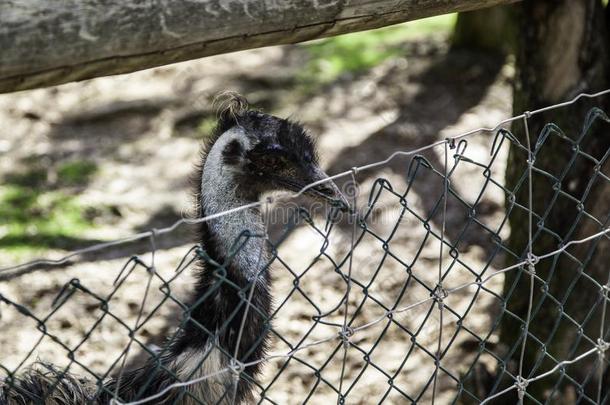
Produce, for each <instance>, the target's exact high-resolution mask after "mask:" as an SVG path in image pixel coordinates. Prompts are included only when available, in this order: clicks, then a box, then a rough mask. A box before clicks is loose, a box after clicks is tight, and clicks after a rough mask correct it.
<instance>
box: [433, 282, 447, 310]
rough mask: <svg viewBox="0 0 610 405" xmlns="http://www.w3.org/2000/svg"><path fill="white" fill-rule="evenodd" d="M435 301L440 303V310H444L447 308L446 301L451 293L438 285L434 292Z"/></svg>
mask: <svg viewBox="0 0 610 405" xmlns="http://www.w3.org/2000/svg"><path fill="white" fill-rule="evenodd" d="M432 296H433V297H434V301H436V302H437V303H438V308H439V309H443V308H444V306H445V303H444V300H445V298H447V297H448V296H449V292H448V291H447V290H446V289H445V288H444V287H443V285H442V284H438V285H437V286H436V288H434V291H433V292H432Z"/></svg>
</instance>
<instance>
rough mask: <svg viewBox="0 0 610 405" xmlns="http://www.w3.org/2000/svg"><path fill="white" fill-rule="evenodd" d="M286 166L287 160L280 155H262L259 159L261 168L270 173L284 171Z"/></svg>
mask: <svg viewBox="0 0 610 405" xmlns="http://www.w3.org/2000/svg"><path fill="white" fill-rule="evenodd" d="M284 166H285V160H284V158H282V157H281V156H278V155H273V154H271V155H262V156H261V157H260V158H259V167H261V168H262V169H265V170H268V171H275V170H279V169H282V168H283V167H284Z"/></svg>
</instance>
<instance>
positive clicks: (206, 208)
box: [200, 128, 268, 281]
mask: <svg viewBox="0 0 610 405" xmlns="http://www.w3.org/2000/svg"><path fill="white" fill-rule="evenodd" d="M236 138H239V139H245V136H244V135H243V134H242V133H241V130H240V129H238V128H235V129H233V130H231V131H228V132H227V133H225V134H224V135H222V136H221V137H220V138H219V139H218V140H217V141H216V142H215V143H214V146H213V147H212V149H211V150H210V151H209V153H208V156H207V159H206V161H205V164H204V167H203V173H202V178H201V181H202V187H201V196H200V205H201V213H200V214H201V215H203V216H209V215H215V214H219V213H222V212H223V211H227V210H231V209H236V208H239V207H242V206H244V205H247V204H251V203H253V202H255V201H257V199H258V196H256V195H250V196H249V195H248V194H247V193H243V192H242V193H240V192H238V187H237V184H236V181H235V173H234V172H233V169H232V168H231V167H230V166H228V165H225V164H224V163H223V159H222V150H223V149H224V147H225V146H226V144H227V143H228V142H230V141H232V140H233V139H236ZM205 228H207V229H205V231H207V232H204V234H203V235H202V237H203V238H204V240H202V241H201V242H202V244H203V247H204V249H206V250H207V251H208V254H210V255H211V256H212V259H214V260H215V261H217V262H218V263H221V264H226V265H229V267H230V268H231V269H232V271H234V272H235V273H237V274H234V275H235V276H242V277H243V278H245V279H246V280H248V281H252V280H254V279H255V278H256V275H257V274H258V273H259V272H260V268H261V266H264V265H265V264H266V263H267V258H268V257H267V252H266V248H265V240H264V238H263V235H264V232H265V227H264V224H263V221H262V218H261V215H260V212H259V210H258V209H255V208H249V209H243V210H239V211H237V212H233V213H230V214H226V215H222V216H220V217H218V218H215V219H211V220H209V221H207V223H206V227H205ZM214 256H216V257H214Z"/></svg>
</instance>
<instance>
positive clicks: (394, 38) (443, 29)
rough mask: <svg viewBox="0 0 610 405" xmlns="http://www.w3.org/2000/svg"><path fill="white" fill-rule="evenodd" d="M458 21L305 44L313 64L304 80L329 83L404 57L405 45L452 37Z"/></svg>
mask: <svg viewBox="0 0 610 405" xmlns="http://www.w3.org/2000/svg"><path fill="white" fill-rule="evenodd" d="M456 18H457V15H456V14H448V15H443V16H438V17H432V18H426V19H422V20H417V21H413V22H409V23H405V24H400V25H396V26H392V27H386V28H381V29H377V30H370V31H364V32H358V33H354V34H346V35H340V36H337V37H332V38H328V39H323V40H316V41H313V42H309V43H306V44H303V45H302V46H304V47H305V49H306V50H307V52H308V53H309V57H310V61H309V63H308V64H307V66H306V67H305V68H304V70H303V72H302V75H301V76H302V79H303V80H305V81H313V82H318V83H328V82H331V81H333V80H335V79H337V78H338V77H339V76H341V75H342V74H345V73H347V72H351V73H358V72H362V71H365V70H367V69H370V68H372V67H374V66H376V65H378V64H380V63H381V62H383V61H385V60H386V59H388V58H392V57H398V56H404V55H402V54H403V50H402V48H401V46H400V45H401V44H402V43H404V42H406V41H409V40H415V39H419V38H423V37H426V36H429V35H433V34H435V35H436V34H440V35H448V34H449V33H450V32H451V31H452V29H453V27H454V25H455V21H456Z"/></svg>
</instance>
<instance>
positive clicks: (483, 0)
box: [0, 0, 517, 93]
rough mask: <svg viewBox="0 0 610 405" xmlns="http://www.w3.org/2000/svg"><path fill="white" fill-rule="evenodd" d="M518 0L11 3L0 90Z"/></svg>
mask: <svg viewBox="0 0 610 405" xmlns="http://www.w3.org/2000/svg"><path fill="white" fill-rule="evenodd" d="M515 1H517V0H377V1H373V0H180V1H178V0H132V1H131V0H130V1H125V0H3V1H1V2H0V49H2V51H1V52H0V93H2V92H11V91H17V90H24V89H31V88H36V87H44V86H50V85H55V84H60V83H66V82H70V81H76V80H83V79H89V78H93V77H97V76H107V75H113V74H118V73H127V72H133V71H136V70H140V69H146V68H150V67H154V66H160V65H165V64H169V63H174V62H180V61H185V60H189V59H195V58H201V57H204V56H210V55H216V54H221V53H226V52H232V51H238V50H243V49H250V48H257V47H262V46H268V45H278V44H288V43H296V42H301V41H307V40H311V39H316V38H322V37H328V36H333V35H338V34H344V33H348V32H354V31H362V30H367V29H373V28H379V27H383V26H387V25H391V24H397V23H400V22H404V21H409V20H414V19H419V18H424V17H429V16H434V15H439V14H445V13H450V12H456V11H465V10H474V9H479V8H484V7H490V6H494V5H498V4H506V3H512V2H515Z"/></svg>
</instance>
